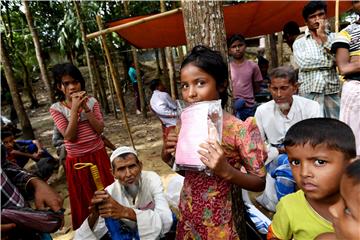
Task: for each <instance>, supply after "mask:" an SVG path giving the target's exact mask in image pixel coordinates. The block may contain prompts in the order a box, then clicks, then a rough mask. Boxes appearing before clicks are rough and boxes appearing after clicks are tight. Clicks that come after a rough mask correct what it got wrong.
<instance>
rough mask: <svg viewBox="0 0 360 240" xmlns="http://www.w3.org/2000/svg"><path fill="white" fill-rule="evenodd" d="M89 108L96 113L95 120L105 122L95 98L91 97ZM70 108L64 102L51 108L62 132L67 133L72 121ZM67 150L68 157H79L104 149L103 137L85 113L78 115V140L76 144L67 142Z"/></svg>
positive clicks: (57, 125)
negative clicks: (70, 120) (92, 125)
mask: <svg viewBox="0 0 360 240" xmlns="http://www.w3.org/2000/svg"><path fill="white" fill-rule="evenodd" d="M87 105H88V107H89V108H90V110H91V111H92V112H93V113H94V115H95V118H96V119H97V120H99V121H101V122H102V121H103V118H102V114H101V111H100V106H99V103H98V102H97V101H96V99H95V98H93V97H89V100H88V102H87ZM70 110H71V109H70V108H69V107H67V106H66V105H64V104H63V103H62V102H57V103H54V104H53V105H52V106H51V107H50V114H51V116H52V118H53V120H54V122H55V125H56V127H57V128H58V129H59V131H60V132H65V130H66V128H67V126H68V124H69V119H70ZM64 142H65V148H66V151H67V154H68V156H71V157H79V156H82V155H84V154H86V153H89V152H94V151H96V150H99V149H101V148H103V147H104V143H103V141H102V139H101V136H100V135H98V134H97V133H96V132H95V130H94V129H93V128H92V127H91V125H90V124H89V121H88V120H87V118H86V115H85V113H84V112H82V111H81V112H79V113H78V127H77V139H76V141H75V142H70V141H69V140H65V141H64Z"/></svg>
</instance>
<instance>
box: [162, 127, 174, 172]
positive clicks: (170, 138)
mask: <svg viewBox="0 0 360 240" xmlns="http://www.w3.org/2000/svg"><path fill="white" fill-rule="evenodd" d="M177 140H178V137H177V134H176V132H175V129H171V130H170V132H169V133H168V135H167V137H166V139H165V141H164V145H163V148H162V151H161V159H162V160H163V161H164V162H165V163H166V164H168V165H169V166H170V167H172V165H173V159H174V155H175V151H176V144H177Z"/></svg>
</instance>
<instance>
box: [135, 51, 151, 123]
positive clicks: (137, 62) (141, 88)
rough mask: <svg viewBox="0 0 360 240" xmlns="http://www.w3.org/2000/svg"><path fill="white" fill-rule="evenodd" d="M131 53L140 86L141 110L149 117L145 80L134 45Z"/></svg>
mask: <svg viewBox="0 0 360 240" xmlns="http://www.w3.org/2000/svg"><path fill="white" fill-rule="evenodd" d="M131 53H132V56H133V59H134V65H135V69H136V80H137V88H138V92H139V96H138V97H139V98H140V108H141V109H140V110H141V113H142V115H143V117H144V118H147V112H146V106H145V93H144V85H143V80H142V78H141V73H140V65H139V60H138V57H137V52H136V48H135V47H134V46H131Z"/></svg>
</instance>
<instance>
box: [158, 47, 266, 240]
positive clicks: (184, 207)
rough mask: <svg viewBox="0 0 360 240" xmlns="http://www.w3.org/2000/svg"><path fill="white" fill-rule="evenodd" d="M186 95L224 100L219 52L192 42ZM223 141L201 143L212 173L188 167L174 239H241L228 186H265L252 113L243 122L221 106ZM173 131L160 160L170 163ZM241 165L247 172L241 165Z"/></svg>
mask: <svg viewBox="0 0 360 240" xmlns="http://www.w3.org/2000/svg"><path fill="white" fill-rule="evenodd" d="M180 82H181V92H182V96H183V99H184V101H186V102H188V103H190V104H191V103H195V102H201V101H211V100H218V99H221V102H222V106H223V107H224V105H225V103H226V102H227V98H228V95H227V92H226V89H227V86H228V68H227V65H226V63H225V62H224V60H223V58H222V56H221V55H220V53H219V52H216V51H213V50H211V49H209V48H207V47H204V46H197V47H194V48H193V50H192V51H191V53H190V54H189V55H188V56H187V57H186V59H185V60H184V61H183V63H182V65H181V70H180ZM222 134H223V135H222V142H221V143H219V142H206V143H203V144H201V145H200V147H201V150H199V154H200V156H201V160H202V162H203V163H204V164H205V165H206V166H207V167H208V168H210V169H211V170H212V171H213V173H214V175H213V176H208V175H206V174H205V173H203V172H196V171H187V172H185V180H184V185H183V189H182V192H181V195H180V203H179V209H180V219H179V222H178V225H177V234H176V238H177V239H239V236H238V234H237V232H236V229H235V224H234V218H236V217H238V216H234V214H233V212H232V204H234V203H233V201H232V195H231V186H232V185H234V184H235V185H237V186H238V187H240V188H244V189H246V190H250V191H262V190H263V189H264V187H265V168H264V161H265V159H266V157H267V155H266V151H265V147H264V143H263V141H262V140H261V136H260V132H259V130H258V129H257V126H256V123H255V120H254V118H248V119H247V120H246V121H245V122H242V121H241V120H239V119H237V118H235V116H233V115H231V114H229V113H227V112H225V111H224V113H223V133H222ZM176 143H177V135H176V133H175V131H173V132H171V133H169V135H168V137H167V139H166V141H165V145H164V148H163V154H162V157H163V160H164V161H165V162H167V163H169V162H170V161H169V160H170V159H171V158H172V156H173V154H174V153H175V150H176ZM242 167H244V169H246V173H245V172H244V171H241V170H240V168H242Z"/></svg>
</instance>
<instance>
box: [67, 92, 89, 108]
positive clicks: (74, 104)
mask: <svg viewBox="0 0 360 240" xmlns="http://www.w3.org/2000/svg"><path fill="white" fill-rule="evenodd" d="M85 94H86V92H85V91H81V92H76V93H73V94H71V109H74V110H76V111H78V110H79V108H80V107H81V106H82V104H83V102H84V101H85V100H87V97H86V96H85Z"/></svg>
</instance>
